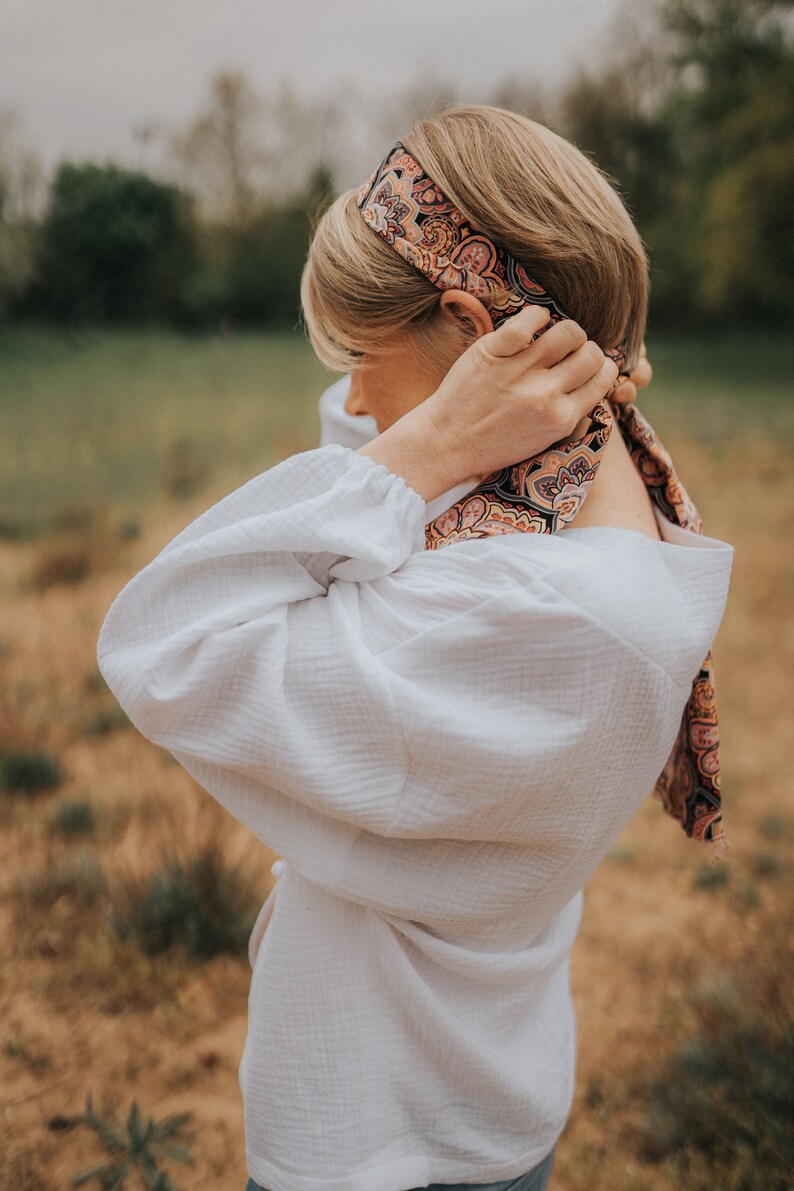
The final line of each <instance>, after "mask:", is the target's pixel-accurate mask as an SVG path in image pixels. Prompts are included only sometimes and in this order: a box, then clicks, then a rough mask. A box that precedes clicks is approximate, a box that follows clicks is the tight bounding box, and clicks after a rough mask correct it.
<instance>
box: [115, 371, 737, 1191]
mask: <svg viewBox="0 0 794 1191" xmlns="http://www.w3.org/2000/svg"><path fill="white" fill-rule="evenodd" d="M346 384H347V378H343V380H342V381H340V382H337V384H336V385H334V386H332V390H329V392H327V393H326V394H325V395H324V397H323V404H322V409H323V418H324V430H323V441H324V444H325V445H322V446H321V447H319V448H317V449H315V450H311V451H307V452H304V453H301V454H298V455H295V456H293V457H292V458H290V459H287V460H285V461H284V462H282V463H280V464H278V465H277V466H276V467H273V468H271V469H270V470H268V471H265V472H263V473H262V474H261V475H257V476H255V477H254V478H253V479H251V480H249V481H248V482H247V483H245V484H243V485H242V487H240V488H238V489H237V490H236V491H234V492H232V493H230V494H229V495H228V496H226V497H225V498H224V499H222V500H221V501H219V502H218V503H217V504H215V505H214V506H213V507H212V508H210V509H209V510H208V511H207V512H205V513H204V514H203V515H202V516H200V517H198V518H197V519H196V520H195V521H194V522H193V523H192V524H191V525H189V526H188V527H187V528H186V529H185V530H183V531H182V532H181V533H180V534H178V535H177V536H176V537H175V538H174V540H173V541H172V542H170V543H169V544H168V545H167V546H166V547H165V549H164V550H162V551H161V553H160V554H158V555H157V557H156V558H155V559H154V560H153V561H152V562H150V563H149V565H148V566H146V567H145V568H144V569H143V570H142V571H141V572H140V573H139V574H137V575H136V576H135V577H134V578H133V579H132V580H131V581H130V582H129V583H128V584H127V585H126V587H125V588H124V589H123V590H122V592H121V593H120V594H119V595H118V596H117V598H116V600H115V602H114V603H113V605H112V607H111V609H110V611H109V612H108V615H107V618H106V620H105V622H104V624H103V626H102V630H101V634H100V638H99V647H98V658H99V664H100V667H101V670H102V673H103V675H104V677H105V679H106V680H107V682H108V684H109V686H110V687H111V689H112V690H113V691H114V693H115V695H116V696H117V698H118V700H119V702H120V703H121V705H122V707H123V708H124V709H125V711H126V712H127V714H128V715H129V717H130V719H131V720H132V722H133V723H134V724H135V726H136V727H137V728H138V729H139V730H140V731H141V732H142V733H143V734H144V736H147V737H148V738H149V739H150V740H153V741H154V742H155V743H157V744H158V745H161V746H162V747H164V748H166V749H168V750H169V751H170V752H171V753H172V754H173V756H174V757H175V758H176V759H177V760H178V761H179V762H180V763H181V764H182V765H183V766H184V767H185V769H186V770H188V772H189V773H191V774H193V776H194V777H195V778H196V779H197V780H198V781H199V782H200V783H201V785H202V786H204V787H205V789H207V790H208V791H209V792H210V793H211V794H212V795H213V796H214V797H215V798H216V799H217V800H218V801H219V802H220V803H221V804H222V805H223V806H225V807H226V808H227V809H228V810H229V811H230V812H231V813H232V814H233V815H235V816H236V817H237V818H238V819H239V820H241V821H242V822H243V823H245V824H247V826H248V827H249V828H250V829H251V831H252V832H253V833H254V835H255V836H257V837H258V838H259V839H260V840H262V841H264V842H265V843H266V844H267V845H269V847H271V848H272V849H274V850H275V851H276V852H277V853H278V854H279V855H280V856H282V857H283V858H284V864H283V871H282V875H281V878H280V880H279V881H278V884H277V886H276V889H275V891H274V893H273V894H272V895H271V898H270V899H269V901H268V903H267V904H266V911H267V912H266V914H265V915H264V916H260V917H261V918H262V919H263V921H264V918H267V919H269V922H268V926H267V931H266V932H265V933H264V935H263V936H262V930H261V927H262V924H263V922H262V921H260V923H259V924H258V927H257V928H256V929H255V931H254V936H252V947H251V955H252V959H253V961H254V971H253V976H252V983H251V990H250V995H249V1023H248V1036H247V1040H246V1045H245V1050H244V1054H243V1058H242V1062H241V1064H240V1079H241V1087H242V1091H243V1098H244V1108H245V1131H246V1145H247V1160H248V1170H249V1173H250V1174H251V1175H252V1177H253V1178H254V1179H255V1180H256V1181H257V1182H259V1183H261V1184H262V1186H264V1187H267V1188H268V1189H269V1191H406V1189H408V1188H415V1187H423V1186H425V1185H426V1184H428V1183H439V1182H440V1183H457V1182H467V1183H475V1184H476V1183H486V1182H493V1181H496V1180H503V1179H510V1178H515V1177H517V1176H518V1175H520V1174H522V1173H524V1172H525V1171H526V1170H528V1169H530V1168H531V1167H532V1166H534V1165H535V1164H536V1163H538V1162H539V1161H540V1160H541V1159H542V1158H543V1157H544V1156H545V1155H546V1154H548V1152H549V1151H550V1150H551V1148H552V1147H553V1145H554V1143H555V1142H556V1140H557V1138H558V1136H559V1134H560V1132H561V1130H562V1128H563V1125H564V1123H565V1120H566V1117H567V1115H568V1112H569V1108H570V1104H571V1098H572V1093H573V1084H574V1050H575V1025H574V1016H573V1012H572V1005H571V997H570V991H569V967H568V960H569V953H570V948H571V944H572V943H573V940H574V938H575V936H576V933H577V929H578V926H579V921H580V915H581V909H582V887H583V885H584V884H585V882H586V881H587V879H588V878H589V876H590V875H591V873H592V872H593V870H594V869H595V868H596V866H597V865H598V863H599V862H600V860H601V859H602V858H603V856H604V855H605V853H606V852H607V851H608V849H609V848H610V846H611V844H612V843H613V841H614V840H615V838H616V836H617V835H618V834H619V832H620V831H621V829H622V828H623V827H624V825H625V824H626V823H627V822H628V820H629V819H630V818H631V817H632V815H633V814H634V813H635V811H636V810H637V808H638V807H639V806H640V804H641V803H642V802H643V800H644V799H645V798H646V797H647V796H648V794H649V792H650V791H651V789H652V787H653V785H654V782H655V780H656V778H657V776H658V775H659V773H660V771H661V769H662V767H663V765H664V762H665V760H666V758H667V756H668V754H669V752H670V749H671V747H672V745H673V742H674V740H675V737H676V734H677V732H678V728H679V724H680V721H681V715H682V711H683V708H684V706H685V704H686V701H687V698H688V696H689V692H690V688H691V684H692V680H693V678H694V676H695V675H696V673H697V672H698V669H699V667H700V664H701V662H702V661H703V657H704V656H705V654H706V652H707V650H708V649H709V647H710V646H711V644H712V641H713V638H714V636H715V633H716V631H717V628H718V626H719V624H720V620H721V617H722V613H723V608H724V604H725V600H726V596H727V591H728V583H729V576H730V570H731V562H732V554H733V550H732V547H731V546H729V545H728V544H727V543H725V542H722V541H719V540H717V539H714V538H710V537H705V536H699V535H696V534H693V533H690V532H689V531H686V530H683V529H680V528H679V527H677V526H673V525H672V524H670V523H669V522H668V521H666V520H665V518H664V517H663V516H662V515H661V514H660V513H658V512H657V519H658V521H659V526H660V530H661V532H662V534H663V539H664V540H663V541H656V540H653V539H651V538H649V537H647V536H645V535H643V534H641V533H639V532H636V531H634V530H627V529H619V528H611V527H585V528H582V529H576V528H575V527H573V528H569V529H566V530H565V531H562V532H560V533H557V534H553V535H547V534H529V533H516V534H510V535H504V536H497V537H490V538H487V539H483V540H468V541H463V542H458V543H455V544H453V545H450V546H448V547H446V548H444V549H443V550H439V551H426V550H425V549H424V525H425V522H426V521H427V520H428V519H429V517H430V516H431V515H434V514H435V513H437V512H440V511H442V509H443V508H444V507H446V506H445V505H444V500H445V499H446V501H447V505H448V504H450V503H452V500H453V499H455V498H456V496H457V495H459V492H458V491H457V490H456V492H455V493H451V494H447V496H446V497H445V498H442V499H441V501H440V502H433V505H434V507H433V508H432V509H428V506H426V503H425V501H424V500H423V499H422V498H421V496H420V495H419V494H418V493H417V492H415V491H414V490H413V489H411V488H410V487H409V486H408V484H406V482H405V481H404V480H403V479H402V478H401V477H399V476H397V475H394V474H393V473H392V472H390V471H389V470H388V469H387V468H386V467H384V466H383V465H381V464H377V463H374V462H373V461H372V460H370V459H369V458H367V457H365V456H361V455H358V454H357V453H355V451H354V450H353V449H352V447H353V445H357V441H366V439H367V437H369V436H370V435H371V432H372V427H371V426H369V425H367V423H368V422H369V419H360V420H358V425H356V423H354V420H353V419H347V415H344V414H343V413H342V411H341V401H342V400H343V399H344V393H345V391H346ZM345 419H347V421H345ZM334 434H336V435H337V437H339V438H344V436H345V435H347V436H348V437H347V438H344V441H345V443H347V445H341V444H340V443H339V442H337V443H333V442H329V441H328V440H329V438H330V437H331V436H332V435H334ZM357 434H358V436H359V438H358V440H357V439H356V435H357ZM350 436H352V437H350ZM474 483H475V481H472V484H471V485H470V486H474ZM661 814H662V812H661V810H660V816H661ZM663 829H664V830H670V831H671V832H672V831H675V830H676V826H675V824H673V823H669V825H668V824H667V823H662V820H661V818H660V828H659V830H663ZM693 846H697V845H693Z"/></svg>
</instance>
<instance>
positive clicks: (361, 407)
mask: <svg viewBox="0 0 794 1191" xmlns="http://www.w3.org/2000/svg"><path fill="white" fill-rule="evenodd" d="M368 412H369V411H368V410H367V407H366V405H365V404H364V396H363V394H362V392H361V379H360V377H358V376H355V375H353V377H352V378H351V381H350V389H349V390H348V394H347V397H346V398H345V413H346V414H350V415H351V416H353V417H357V416H359V415H361V414H366V413H368Z"/></svg>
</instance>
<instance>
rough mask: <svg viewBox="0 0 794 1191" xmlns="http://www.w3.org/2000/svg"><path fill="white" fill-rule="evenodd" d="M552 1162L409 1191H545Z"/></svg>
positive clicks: (250, 1188)
mask: <svg viewBox="0 0 794 1191" xmlns="http://www.w3.org/2000/svg"><path fill="white" fill-rule="evenodd" d="M555 1149H556V1146H555ZM553 1161H554V1150H552V1151H551V1153H550V1154H549V1155H548V1157H546V1158H544V1159H543V1161H542V1162H540V1163H538V1165H537V1166H533V1167H532V1170H528V1171H527V1173H526V1174H520V1175H519V1176H518V1178H516V1179H507V1180H506V1181H505V1182H503V1183H476V1184H475V1183H454V1184H453V1183H431V1184H430V1186H429V1187H412V1188H411V1191H546V1187H547V1185H548V1182H549V1175H550V1174H551V1166H552V1163H553ZM245 1191H267V1188H265V1187H260V1186H259V1183H255V1182H254V1180H253V1179H249V1180H248V1182H247V1183H246V1187H245Z"/></svg>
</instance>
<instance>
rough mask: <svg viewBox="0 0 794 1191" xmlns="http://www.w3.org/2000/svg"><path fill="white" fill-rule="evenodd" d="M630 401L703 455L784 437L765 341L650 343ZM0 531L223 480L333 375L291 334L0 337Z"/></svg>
mask: <svg viewBox="0 0 794 1191" xmlns="http://www.w3.org/2000/svg"><path fill="white" fill-rule="evenodd" d="M650 351H651V357H652V360H653V363H654V365H655V368H656V372H657V379H656V380H655V382H654V385H653V387H652V389H651V390H650V392H649V393H648V395H647V399H645V400H644V402H643V404H644V406H645V408H646V409H647V410H648V412H649V416H650V417H651V418H652V419H653V420H654V421H655V422H657V423H658V429H659V431H660V433H662V434H663V435H664V434H665V433H667V432H668V429H669V432H672V433H673V434H674V433H675V432H676V430H677V428H678V426H679V425H680V424H681V422H682V420H683V421H684V423H685V425H686V427H687V431H688V433H689V434H690V436H691V437H692V438H693V439H694V440H695V441H697V442H700V443H702V444H703V445H704V446H705V447H707V448H708V449H709V450H710V452H712V453H715V452H716V453H719V451H720V450H724V449H729V446H730V443H731V442H732V441H734V440H735V438H736V436H737V434H738V433H741V434H742V436H747V435H749V436H752V437H756V438H758V439H759V440H760V439H762V438H763V437H764V436H768V435H769V434H770V433H771V432H774V433H775V435H776V436H783V437H784V438H785V439H786V441H787V442H790V441H791V439H792V438H793V437H794V392H793V388H792V352H791V349H790V346H789V345H787V344H786V343H785V342H784V341H783V340H781V339H769V340H761V341H758V340H756V339H751V338H749V337H745V338H735V339H730V340H722V341H718V342H715V343H712V344H708V343H702V342H700V343H683V344H676V343H674V342H672V341H670V340H666V341H659V342H655V341H654V340H653V339H652V340H651V342H650ZM0 376H2V396H1V397H0V412H1V413H2V419H3V433H2V435H0V530H2V528H3V527H5V530H6V533H7V535H8V534H9V533H13V532H18V533H22V534H25V533H27V532H32V531H37V530H41V529H42V528H44V527H46V526H47V525H48V524H51V523H52V520H53V518H56V519H57V518H58V517H61V518H62V517H63V516H64V515H67V516H68V515H70V514H74V513H76V512H83V513H84V512H85V510H86V509H87V508H91V507H101V506H107V505H110V506H112V507H113V508H114V509H116V510H118V511H119V512H122V511H124V510H125V509H126V510H127V511H129V512H131V513H133V514H138V513H139V512H140V509H141V508H142V507H143V506H144V505H145V504H150V503H152V502H154V501H155V500H157V499H158V498H159V497H161V496H162V495H164V494H168V493H169V491H177V492H178V491H179V489H180V484H181V487H182V488H183V489H185V490H188V489H196V488H198V487H199V486H201V487H206V488H212V489H213V490H215V491H219V490H221V489H223V487H224V486H227V487H233V486H234V485H235V484H236V483H239V482H242V480H243V479H245V478H247V477H248V476H250V475H252V474H254V473H255V472H256V471H259V470H262V469H263V468H264V467H267V466H270V465H271V464H272V463H273V462H274V461H275V460H277V459H279V458H281V457H283V456H284V455H287V454H291V453H293V452H294V451H295V450H298V449H302V448H304V447H306V446H311V445H313V444H314V442H315V440H316V433H317V419H316V401H317V396H318V394H319V393H320V392H321V391H322V389H323V387H324V386H325V384H327V383H328V382H329V381H330V380H331V379H334V378H333V377H332V376H331V374H329V373H328V372H327V371H326V370H325V369H324V368H323V367H322V366H321V365H319V364H318V363H317V361H316V360H315V359H314V357H313V355H312V353H311V350H310V349H309V347H308V345H307V344H306V343H305V342H303V341H302V339H301V337H300V336H299V335H297V334H296V335H294V336H290V335H283V334H282V335H238V336H235V337H233V338H230V339H221V338H220V337H206V338H190V337H178V336H176V335H173V334H169V333H163V332H152V333H149V334H144V333H139V334H135V333H128V334H124V333H116V334H112V335H107V334H105V335H100V334H97V335H94V336H92V335H90V334H87V335H86V337H85V339H83V340H80V341H78V342H75V341H73V340H72V339H69V338H67V337H66V336H63V337H59V336H57V335H55V334H53V333H51V332H47V331H37V330H24V331H22V330H13V331H6V332H5V333H2V332H0Z"/></svg>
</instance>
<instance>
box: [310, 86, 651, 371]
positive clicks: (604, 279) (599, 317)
mask: <svg viewBox="0 0 794 1191" xmlns="http://www.w3.org/2000/svg"><path fill="white" fill-rule="evenodd" d="M402 139H403V144H404V145H405V147H406V149H407V150H408V151H409V153H410V154H411V155H412V156H413V157H415V158H416V160H417V161H418V162H419V163H420V165H421V166H422V167H423V169H424V171H425V172H426V173H427V174H428V175H429V176H430V177H431V178H432V179H433V181H434V182H437V183H438V185H439V186H440V187H441V189H442V190H443V191H444V193H445V194H446V195H447V197H448V198H450V199H451V200H452V201H453V202H454V203H455V205H456V206H458V207H459V208H460V210H461V211H462V212H463V214H464V215H465V216H466V217H467V219H469V220H470V222H471V223H472V224H474V226H475V227H477V228H478V229H479V230H481V231H483V232H485V233H486V235H488V236H489V237H490V238H491V239H492V240H494V241H495V242H496V243H497V244H500V245H501V246H502V247H504V248H506V249H508V251H510V252H511V253H512V254H513V256H515V258H516V259H517V260H518V262H519V263H520V264H522V265H523V266H524V268H525V269H526V270H527V272H528V273H529V275H530V276H531V277H533V278H535V279H536V280H537V281H538V282H540V284H541V285H542V286H543V287H544V289H547V290H548V291H549V293H551V294H552V295H553V297H554V298H555V299H556V300H557V301H558V302H559V303H560V305H561V306H562V308H563V309H564V310H565V312H566V313H567V314H568V315H570V317H571V318H573V319H575V320H576V321H577V322H578V323H579V324H580V325H581V326H582V327H583V328H584V330H585V331H586V332H587V335H588V337H589V338H590V339H593V340H595V342H596V343H598V344H599V345H600V346H601V347H602V348H608V347H614V346H616V345H618V344H620V343H623V344H625V346H626V349H627V363H628V365H629V366H633V364H634V363H635V362H636V360H637V358H638V357H639V349H640V344H641V343H642V339H643V336H644V333H645V321H646V317H647V307H648V261H647V257H646V255H645V250H644V248H643V244H642V240H641V239H640V236H639V233H638V232H637V229H636V228H635V226H634V224H633V222H632V220H631V218H630V216H629V214H628V212H627V211H626V208H625V207H624V205H623V203H622V201H621V199H620V197H619V196H618V194H617V193H616V191H615V190H614V189H613V188H612V186H611V185H610V183H609V181H608V180H607V177H606V175H605V174H603V173H602V171H601V170H599V169H598V167H597V166H595V165H594V164H593V162H591V161H590V160H589V159H588V158H587V157H585V155H584V154H583V153H581V152H580V151H579V150H578V149H577V148H576V147H575V146H574V145H572V144H570V143H569V142H568V141H566V140H564V139H563V138H562V137H559V136H557V135H556V133H553V132H551V131H550V130H549V129H548V128H544V127H543V125H541V124H536V123H535V122H534V121H533V120H529V119H527V118H526V117H525V116H520V115H517V114H516V113H515V112H510V111H507V110H506V109H505V108H498V107H489V106H484V105H483V106H466V107H457V108H451V109H448V110H447V111H445V112H442V113H441V114H440V115H438V116H434V117H432V118H431V119H427V120H423V121H420V122H419V123H417V124H415V125H414V127H413V129H412V130H411V133H410V135H409V136H406V137H403V138H402ZM441 293H442V291H441V290H439V289H437V288H436V286H435V285H433V283H432V282H431V281H429V280H428V279H427V278H426V277H425V276H423V274H421V273H420V272H419V271H418V270H417V269H415V268H414V267H413V266H412V265H410V264H408V262H407V261H405V260H404V259H403V258H402V257H401V256H399V254H398V253H397V252H395V251H394V249H393V248H392V247H391V245H389V244H388V243H386V241H385V240H383V239H382V238H381V237H380V236H379V235H377V234H376V233H375V232H374V231H373V230H372V228H370V227H369V226H368V225H367V224H366V223H365V222H364V219H363V217H362V215H361V212H360V210H359V209H358V205H357V201H356V191H355V190H348V191H346V192H344V193H343V194H341V195H340V196H339V197H338V198H337V199H336V201H335V202H334V203H333V204H332V205H331V206H330V207H329V208H328V210H327V211H326V212H325V213H324V215H323V216H322V218H321V219H320V221H319V223H318V225H317V227H316V229H315V231H314V235H313V237H312V242H311V245H310V247H309V255H308V259H307V261H306V264H305V266H304V270H303V275H302V278H301V304H302V308H303V316H304V321H305V323H306V327H307V330H308V334H309V338H310V339H311V342H312V346H313V347H314V350H315V352H316V353H317V355H318V356H319V358H320V359H321V360H322V361H323V363H325V364H326V365H327V366H328V367H329V368H331V369H332V370H333V371H335V372H347V371H349V370H350V369H352V368H356V367H361V366H366V356H367V354H368V353H373V352H380V351H384V350H388V348H389V346H390V345H392V344H393V343H394V342H395V338H397V337H399V338H402V337H405V336H409V337H410V343H411V347H412V350H413V351H414V353H415V354H416V355H417V356H418V357H419V358H421V359H422V360H423V361H425V362H426V363H427V364H432V365H433V366H435V367H438V365H439V364H442V365H443V366H444V367H445V368H448V367H451V365H452V363H453V362H454V360H455V358H456V357H457V356H458V355H459V354H460V352H461V351H462V350H463V349H464V348H465V346H466V345H467V341H468V333H467V331H466V330H465V329H463V328H461V327H460V325H458V326H456V325H455V324H454V323H453V322H452V321H451V320H449V319H447V318H442V317H440V314H439V302H440V298H441ZM484 304H485V305H486V307H487V306H488V302H487V301H486V302H485V303H484Z"/></svg>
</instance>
